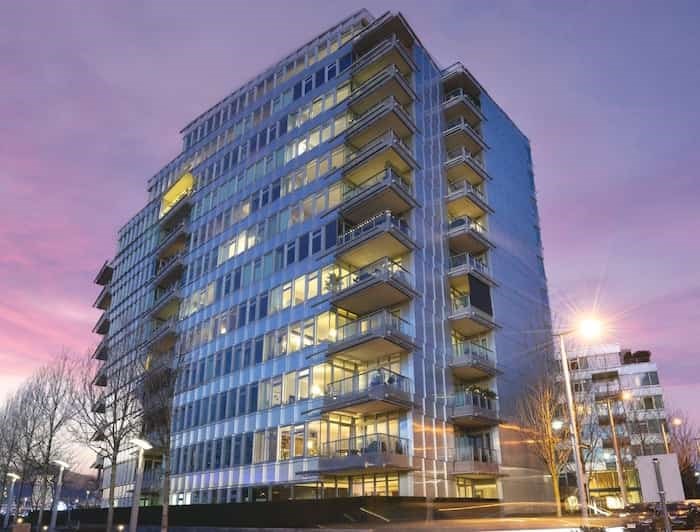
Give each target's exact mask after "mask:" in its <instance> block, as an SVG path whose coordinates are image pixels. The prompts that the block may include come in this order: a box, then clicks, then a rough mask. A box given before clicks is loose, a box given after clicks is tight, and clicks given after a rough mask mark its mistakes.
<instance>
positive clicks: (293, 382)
mask: <svg viewBox="0 0 700 532" xmlns="http://www.w3.org/2000/svg"><path fill="white" fill-rule="evenodd" d="M181 133H182V139H183V144H182V152H181V153H180V154H179V155H178V156H177V157H176V158H175V159H174V160H173V161H171V162H170V163H168V164H167V165H166V166H165V167H164V168H163V169H162V170H161V171H160V172H158V173H157V174H156V175H155V176H153V177H152V178H151V179H150V180H149V181H148V197H149V200H148V203H147V205H146V206H145V207H144V208H143V209H142V210H141V211H139V213H138V214H137V215H136V216H135V217H134V218H133V219H132V220H130V221H129V222H128V223H127V224H126V225H125V226H124V227H123V228H122V229H121V231H120V232H119V243H118V251H117V254H116V256H115V257H114V259H113V260H111V261H110V262H109V263H108V264H106V265H105V266H104V267H103V268H102V270H101V271H100V273H99V275H98V277H97V279H96V281H97V282H98V283H100V284H102V285H104V286H105V288H104V290H103V293H102V294H101V295H100V298H99V299H98V301H97V303H96V304H97V306H98V307H99V308H104V309H106V311H105V314H104V316H103V317H102V318H101V319H100V322H99V323H98V325H97V326H96V329H95V330H96V332H98V333H100V334H104V335H105V336H104V340H103V341H102V343H101V344H100V346H99V347H98V349H97V351H96V353H95V357H97V358H99V359H100V360H104V361H105V364H104V369H103V370H102V371H101V373H100V375H99V376H98V378H97V379H96V384H98V385H103V386H106V393H107V394H108V393H109V389H110V388H109V376H110V371H111V370H110V368H115V367H118V366H119V365H120V364H134V363H137V362H136V361H137V360H144V359H146V360H148V361H158V360H161V361H162V360H165V361H167V364H168V365H169V366H170V367H176V368H177V371H178V385H177V389H176V392H175V395H174V402H173V422H172V445H171V456H172V473H173V476H172V483H171V486H172V490H171V502H172V503H174V504H192V503H202V502H229V501H253V500H274V499H288V498H328V497H338V496H355V495H370V494H374V495H385V496H396V495H415V496H450V497H483V498H495V499H503V500H518V501H527V500H540V499H541V500H549V495H548V494H547V489H548V488H549V487H550V486H549V483H551V479H548V478H546V477H545V476H544V475H543V473H542V470H541V466H540V465H539V464H538V463H537V462H536V460H534V459H533V457H532V456H531V455H530V454H529V453H528V452H527V445H526V443H525V442H524V441H523V435H522V431H520V430H519V427H518V425H517V420H516V419H514V414H515V409H516V403H517V401H518V398H519V397H520V396H521V395H522V394H523V393H525V389H526V386H527V385H528V384H529V383H530V382H531V380H532V379H533V378H534V377H535V376H536V375H537V374H538V372H539V371H540V367H541V365H542V363H543V361H544V356H545V355H544V353H543V352H542V350H541V346H542V345H544V344H546V343H547V341H548V339H549V338H550V315H549V304H548V296H547V287H546V278H545V272H544V266H543V260H542V245H541V241H540V230H539V219H538V212H537V201H536V196H535V186H534V178H533V169H532V159H531V152H530V145H529V141H528V139H527V137H525V135H524V134H523V133H522V132H521V131H520V130H519V129H518V128H517V127H516V126H515V124H514V123H513V122H512V121H511V119H510V118H509V117H508V115H506V113H505V112H504V111H503V110H502V109H501V108H500V107H499V106H498V105H497V104H496V103H495V102H494V101H493V99H492V98H491V97H490V96H489V94H488V93H487V92H486V91H485V90H484V88H483V87H482V86H481V85H480V84H479V82H478V81H477V80H476V79H475V78H474V77H473V76H472V74H471V73H470V72H469V70H467V68H465V67H464V66H463V65H462V64H461V63H455V64H453V65H451V66H449V67H447V68H442V67H440V66H439V65H438V63H437V62H436V61H435V59H433V58H432V57H431V56H430V54H429V52H428V51H427V50H426V49H425V48H424V46H423V45H422V44H421V42H420V40H419V38H418V36H417V35H416V34H415V33H414V32H413V30H412V29H411V27H410V26H409V25H408V24H407V22H406V20H405V19H404V17H403V16H402V15H401V14H397V13H387V14H385V15H383V16H381V17H379V18H374V17H373V16H372V15H371V14H370V13H368V12H367V11H365V10H362V11H359V12H357V13H355V14H354V15H352V16H350V17H348V18H346V19H344V20H342V21H341V22H339V23H338V24H337V25H335V26H334V27H332V28H330V29H329V30H327V31H325V32H323V33H322V34H320V35H319V36H318V37H316V38H314V39H313V40H311V41H310V42H308V43H307V44H305V45H303V46H302V47H300V48H298V49H297V50H295V51H294V52H293V53H291V54H290V55H288V56H287V57H285V58H284V59H282V60H281V61H279V62H278V63H276V64H275V65H273V66H272V67H270V68H268V69H266V70H264V71H263V72H262V73H261V74H260V75H259V76H257V77H256V78H255V79H252V80H251V81H250V82H248V83H246V84H245V85H244V86H242V87H240V88H239V89H237V90H235V91H234V92H233V93H231V94H230V95H229V96H227V97H226V98H224V99H223V100H221V101H220V102H218V103H216V104H215V105H213V106H212V107H211V108H209V109H208V110H207V111H206V112H204V113H203V114H202V115H200V116H199V117H197V118H195V119H194V120H193V121H192V122H191V123H189V124H188V125H186V126H185V128H184V129H183V130H182V132H181ZM145 367H148V363H146V366H145ZM123 454H124V456H123V462H121V461H120V466H119V468H118V472H117V476H118V479H117V485H118V502H119V503H120V504H128V503H129V500H130V496H131V495H130V494H131V489H132V486H131V483H132V476H133V458H132V455H131V454H130V453H129V452H124V453H123ZM159 463H160V460H159V458H158V453H157V450H155V451H152V452H151V455H150V456H149V458H148V459H147V461H146V481H145V483H144V496H145V497H147V496H149V495H148V494H149V493H151V492H150V491H149V481H148V479H153V478H158V475H157V471H158V468H159V467H160V466H159ZM108 482H109V475H108V474H106V475H105V479H104V486H105V487H106V486H107V485H108ZM152 484H153V487H154V495H153V497H154V498H156V497H157V493H155V491H157V490H156V489H155V488H157V482H152Z"/></svg>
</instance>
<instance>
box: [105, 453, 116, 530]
mask: <svg viewBox="0 0 700 532" xmlns="http://www.w3.org/2000/svg"><path fill="white" fill-rule="evenodd" d="M116 486H117V453H116V452H115V453H112V457H111V462H110V464H109V494H108V495H107V529H106V532H112V529H113V527H114V490H115V489H116Z"/></svg>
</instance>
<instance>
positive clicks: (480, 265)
mask: <svg viewBox="0 0 700 532" xmlns="http://www.w3.org/2000/svg"><path fill="white" fill-rule="evenodd" d="M462 266H468V267H469V268H470V269H472V270H475V271H478V272H480V273H483V274H484V275H489V274H490V270H489V266H488V264H487V263H486V261H485V260H484V259H481V258H478V257H475V256H474V255H472V254H471V253H467V252H464V253H459V254H457V255H450V268H449V269H450V270H453V269H456V268H461V267H462Z"/></svg>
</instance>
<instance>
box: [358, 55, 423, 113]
mask: <svg viewBox="0 0 700 532" xmlns="http://www.w3.org/2000/svg"><path fill="white" fill-rule="evenodd" d="M389 97H393V98H395V99H396V101H398V102H399V104H401V105H404V106H406V105H409V104H410V103H412V102H414V101H415V100H416V93H415V92H414V91H413V88H412V87H411V83H410V82H409V81H408V80H406V78H404V77H403V76H402V75H401V71H400V70H399V69H398V68H397V67H396V65H390V66H388V67H387V68H385V69H384V70H382V71H381V72H378V73H377V74H375V75H374V76H372V77H371V78H370V79H368V80H367V81H365V82H364V83H363V84H362V85H360V86H358V87H356V88H355V89H353V91H352V94H351V95H350V98H348V108H349V109H350V110H351V111H352V112H353V113H358V114H362V113H364V112H366V111H367V110H369V109H371V108H372V107H374V106H375V105H377V104H378V103H379V102H381V101H382V100H384V99H386V98H389Z"/></svg>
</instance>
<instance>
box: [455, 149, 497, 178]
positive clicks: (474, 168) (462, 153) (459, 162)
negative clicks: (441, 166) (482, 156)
mask: <svg viewBox="0 0 700 532" xmlns="http://www.w3.org/2000/svg"><path fill="white" fill-rule="evenodd" d="M445 172H446V173H447V178H448V179H449V180H451V181H468V182H469V183H471V184H472V185H475V186H476V185H480V184H481V183H483V182H484V181H486V180H488V179H489V175H488V174H487V173H486V169H485V168H484V164H483V163H482V162H481V161H480V160H479V159H477V158H476V157H475V156H473V155H472V154H471V153H470V152H469V151H468V150H466V149H464V148H463V147H459V148H456V149H454V150H448V152H447V159H446V161H445Z"/></svg>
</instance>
